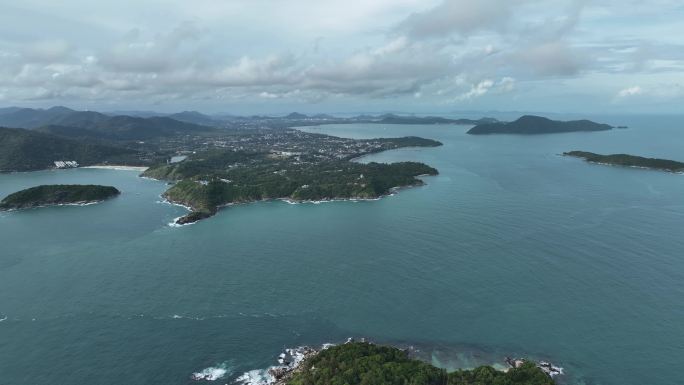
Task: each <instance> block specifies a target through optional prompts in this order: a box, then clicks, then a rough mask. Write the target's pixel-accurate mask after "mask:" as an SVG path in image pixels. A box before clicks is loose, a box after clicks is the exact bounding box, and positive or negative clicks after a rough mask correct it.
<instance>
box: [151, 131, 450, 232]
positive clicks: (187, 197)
mask: <svg viewBox="0 0 684 385" xmlns="http://www.w3.org/2000/svg"><path fill="white" fill-rule="evenodd" d="M296 135H300V136H303V137H306V138H307V139H308V140H307V141H306V146H303V145H302V144H301V143H300V144H297V146H296V148H297V149H298V151H293V150H294V149H292V148H291V149H289V150H288V151H283V150H279V151H274V150H270V151H266V150H256V149H255V150H251V151H245V150H238V151H235V150H225V149H215V150H210V151H205V152H201V153H197V154H193V155H190V157H189V158H188V159H186V160H184V161H183V162H180V163H175V164H159V165H156V166H153V167H150V168H149V169H148V170H147V171H145V172H144V173H143V174H142V175H143V176H145V177H150V178H155V179H161V180H170V181H175V182H176V183H175V184H174V185H173V186H172V187H171V188H170V189H169V190H167V191H166V192H165V193H164V197H165V198H166V199H167V200H169V201H170V202H172V203H177V204H181V205H184V206H187V207H189V208H190V209H191V210H192V211H191V212H190V213H189V214H188V215H186V216H183V217H181V218H178V219H177V220H176V223H177V224H188V223H192V222H195V221H198V220H200V219H204V218H207V217H209V216H212V215H214V214H215V213H216V212H217V211H218V209H219V208H220V207H221V206H225V205H229V204H234V203H248V202H255V201H260V200H268V199H283V200H287V201H291V202H305V201H326V200H342V199H376V198H379V197H382V196H385V195H388V194H390V193H391V192H392V191H393V190H394V189H396V188H400V187H408V186H418V185H422V184H423V181H422V180H420V179H419V178H417V177H418V176H421V175H436V174H437V170H435V169H434V168H432V167H429V166H427V165H425V164H422V163H417V162H400V163H393V164H384V163H367V164H366V163H358V162H353V161H351V160H352V159H353V158H356V157H358V156H362V155H367V154H371V153H374V152H379V151H384V150H388V149H395V148H402V147H433V146H439V145H441V143H439V142H437V141H433V140H429V139H423V138H416V137H406V138H396V139H370V140H354V139H344V138H335V137H330V136H326V135H316V134H306V133H301V132H297V133H296Z"/></svg>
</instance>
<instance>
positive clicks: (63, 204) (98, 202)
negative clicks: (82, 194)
mask: <svg viewBox="0 0 684 385" xmlns="http://www.w3.org/2000/svg"><path fill="white" fill-rule="evenodd" d="M107 200H108V199H102V200H99V201H83V202H74V203H55V204H45V205H37V206H30V207H20V208H11V209H0V212H13V211H24V210H32V209H41V208H46V207H61V206H92V205H96V204H100V203H103V202H105V201H107Z"/></svg>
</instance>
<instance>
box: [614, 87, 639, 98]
mask: <svg viewBox="0 0 684 385" xmlns="http://www.w3.org/2000/svg"><path fill="white" fill-rule="evenodd" d="M642 93H643V89H641V87H639V86H633V87H627V88H624V89H622V90H620V92H618V93H617V97H619V98H627V97H630V96H635V95H641V94H642Z"/></svg>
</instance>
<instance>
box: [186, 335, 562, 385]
mask: <svg viewBox="0 0 684 385" xmlns="http://www.w3.org/2000/svg"><path fill="white" fill-rule="evenodd" d="M508 361H510V363H509V365H510V367H509V368H508V369H507V370H505V371H501V370H496V369H494V368H493V367H491V366H480V367H478V368H475V369H472V370H456V371H453V372H447V371H446V370H445V369H441V368H437V367H435V366H433V365H431V364H429V363H426V362H423V361H420V360H417V359H414V358H411V355H410V352H409V350H403V349H399V348H396V347H392V346H383V345H377V344H374V343H369V342H366V341H365V340H362V341H360V342H355V341H354V340H353V339H349V341H347V342H346V343H345V344H342V345H329V344H326V345H324V346H323V347H322V348H319V349H315V348H311V347H307V346H304V347H299V348H295V349H286V350H285V352H283V353H282V354H281V355H280V357H279V359H278V363H279V365H278V366H273V367H271V368H269V369H268V370H267V371H266V382H263V383H264V384H265V383H268V384H274V385H323V384H373V385H386V384H387V385H390V384H421V385H444V384H446V385H471V384H479V385H504V384H505V385H554V384H555V381H554V380H553V378H552V376H555V375H558V374H562V369H561V368H558V367H555V366H553V365H551V364H549V363H547V362H541V363H535V362H532V361H529V360H524V359H517V360H510V359H509V360H507V362H508ZM549 368H553V369H549ZM554 370H555V371H554ZM212 373H213V372H211V371H206V372H198V373H194V374H193V375H192V377H191V378H192V379H194V380H203V379H207V378H208V376H210V375H212ZM210 379H216V378H210ZM235 382H236V383H238V384H253V383H254V382H252V381H251V378H250V376H249V374H248V373H247V374H245V375H243V376H240V377H238V378H237V379H236V381H235Z"/></svg>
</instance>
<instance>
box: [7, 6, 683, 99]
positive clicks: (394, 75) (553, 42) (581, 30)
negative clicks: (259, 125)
mask: <svg viewBox="0 0 684 385" xmlns="http://www.w3.org/2000/svg"><path fill="white" fill-rule="evenodd" d="M129 1H130V0H122V1H118V2H116V3H114V2H112V3H110V2H100V3H98V4H97V5H95V4H93V3H86V2H84V1H82V0H81V1H79V0H67V1H65V2H63V3H60V4H59V5H56V4H54V3H52V2H46V1H39V0H30V1H26V2H25V3H22V5H21V6H19V5H11V6H8V7H6V12H4V13H3V14H2V15H0V25H3V26H2V27H0V63H1V65H0V103H2V104H5V105H8V104H31V103H33V104H45V105H48V104H70V105H74V104H76V105H86V106H97V105H102V104H104V105H111V106H115V107H120V108H149V107H150V106H153V107H154V106H156V107H159V106H161V107H162V108H164V107H165V106H169V108H177V107H178V106H185V105H187V106H189V107H193V108H199V109H204V110H225V109H226V107H225V106H226V105H230V106H231V108H242V106H244V107H245V108H252V109H254V108H258V107H259V106H261V107H262V108H263V109H264V110H268V109H269V108H272V106H278V105H285V104H287V105H288V106H293V105H294V106H296V105H298V104H303V105H307V106H310V105H311V103H315V105H317V106H319V107H320V109H323V110H325V109H327V110H341V109H344V108H346V109H349V108H354V109H356V110H358V109H359V108H361V107H365V108H366V109H370V110H372V109H376V110H377V109H385V108H388V107H393V109H404V110H415V109H419V110H420V109H423V110H428V109H432V110H436V109H442V110H448V109H464V108H466V109H472V108H487V109H508V108H518V109H520V108H528V109H544V108H545V109H552V103H558V102H559V101H560V100H559V99H561V97H562V95H563V92H564V90H567V92H566V95H568V98H570V99H568V100H565V101H564V103H563V105H564V106H568V105H570V106H573V109H575V110H582V109H583V108H590V107H591V108H595V107H596V106H597V104H596V101H597V100H601V98H603V103H604V105H605V106H608V107H609V108H617V107H616V106H626V105H627V104H628V103H629V101H628V100H629V99H631V98H630V96H636V95H640V96H644V95H652V96H653V97H658V98H660V99H661V100H663V101H665V105H666V106H667V105H668V104H667V103H672V105H673V106H674V105H675V104H676V103H677V102H680V101H681V93H678V92H670V93H665V92H661V93H656V92H651V93H648V92H645V91H644V90H647V89H656V88H658V87H657V84H660V83H662V82H663V81H664V79H669V80H670V81H669V84H676V85H677V84H684V54H683V53H682V52H684V50H682V48H684V47H682V46H681V45H680V43H679V41H677V39H671V38H670V36H672V34H671V33H670V34H662V33H661V29H662V28H665V27H674V28H676V29H677V30H678V31H679V32H684V28H683V27H681V26H680V25H679V23H677V21H678V20H680V18H681V17H682V16H684V9H682V7H681V6H680V5H679V4H678V2H676V1H666V0H662V1H657V0H656V2H657V3H658V7H659V8H658V12H657V13H656V12H654V10H653V9H651V8H644V7H643V4H641V3H640V2H632V1H627V2H625V1H622V2H619V3H618V2H617V1H612V0H602V1H597V2H587V1H583V0H546V1H542V0H478V1H476V0H441V1H428V2H425V1H417V0H400V1H389V0H379V1H370V2H367V3H366V4H365V5H363V6H350V5H349V4H348V3H347V2H342V1H338V0H334V1H330V2H310V1H304V0H295V1H292V2H287V3H285V2H275V1H268V0H254V1H231V2H223V1H219V0H201V1H198V2H193V3H192V5H191V4H190V3H189V2H185V1H180V0H177V1H171V2H160V1H159V2H157V1H153V2H145V4H144V5H140V4H139V3H133V2H132V1H130V2H129ZM666 11H667V12H666ZM663 14H664V15H667V16H662V15H663ZM636 18H638V19H639V20H640V23H638V27H637V26H635V24H632V23H630V20H631V19H636ZM84 20H87V22H84ZM670 23H671V24H670ZM36 25H39V26H41V27H40V28H36ZM636 28H640V29H641V30H640V31H635V29H636ZM590 79H591V81H590ZM634 84H639V85H640V86H634ZM679 88H681V87H679ZM582 93H585V94H586V95H591V97H590V98H581V97H577V96H570V95H578V94H582ZM545 95H548V96H549V98H545V97H544V96H545ZM544 99H546V100H547V101H548V102H547V103H548V104H549V106H537V105H535V103H537V104H538V101H539V100H544ZM617 99H620V100H621V101H620V102H619V103H616V100H617ZM589 101H590V103H589ZM670 101H671V102H670ZM584 103H588V104H587V105H585V104H584ZM248 106H249V107H248ZM338 106H343V107H340V108H338ZM369 107H370V108H369ZM236 112H239V111H236Z"/></svg>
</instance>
